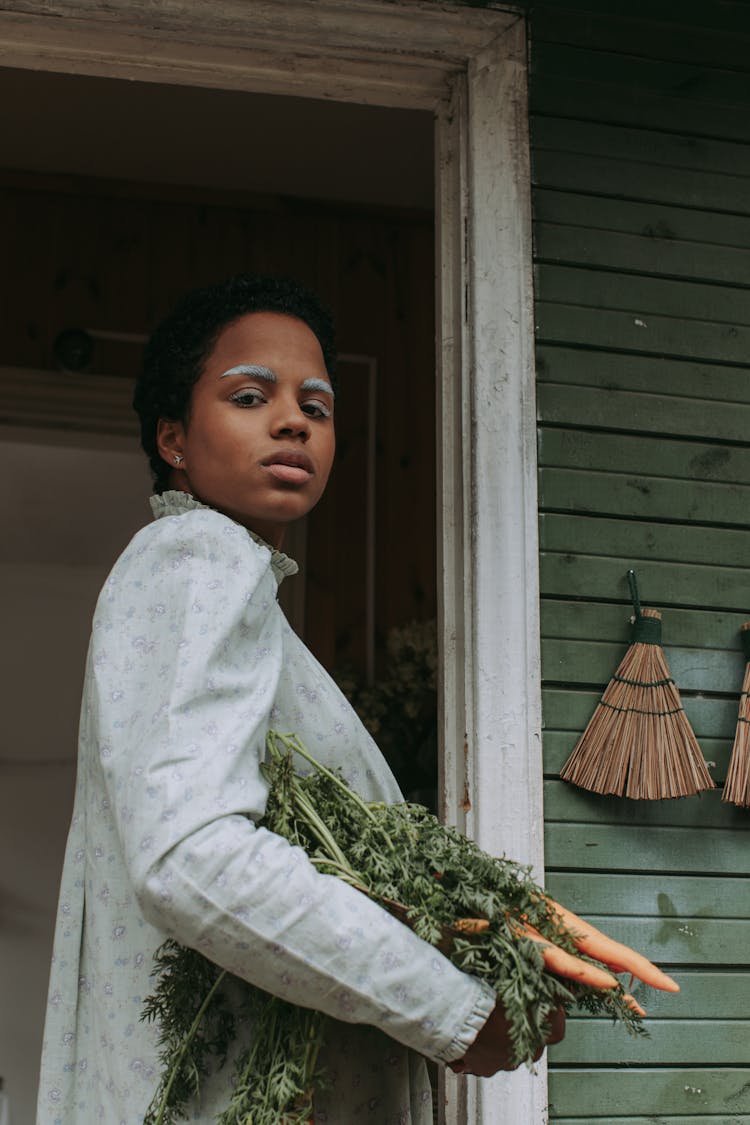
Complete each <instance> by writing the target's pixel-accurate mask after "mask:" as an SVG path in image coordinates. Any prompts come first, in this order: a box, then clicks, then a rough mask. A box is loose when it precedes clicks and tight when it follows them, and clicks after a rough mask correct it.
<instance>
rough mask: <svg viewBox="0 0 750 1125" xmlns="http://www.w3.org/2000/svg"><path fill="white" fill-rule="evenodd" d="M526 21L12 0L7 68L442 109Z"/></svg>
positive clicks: (468, 14)
mask: <svg viewBox="0 0 750 1125" xmlns="http://www.w3.org/2000/svg"><path fill="white" fill-rule="evenodd" d="M516 18H517V17H516V16H515V15H513V14H510V13H506V12H502V11H497V10H493V11H484V10H482V9H470V10H465V9H455V8H454V9H452V8H449V7H446V6H444V5H442V4H441V5H435V4H434V3H431V2H428V0H411V2H409V3H403V4H392V3H386V4H384V3H382V2H381V0H356V2H353V3H349V2H348V0H324V2H319V0H284V2H283V3H278V0H253V3H252V4H248V3H245V2H244V0H229V2H228V3H221V4H215V3H212V2H211V0H175V2H174V3H171V4H169V5H168V6H167V5H159V6H155V5H154V4H153V3H152V2H150V0H119V2H118V0H115V2H114V3H111V4H108V5H107V6H106V7H103V6H102V5H100V4H99V3H97V2H96V0H58V2H52V0H50V2H39V0H28V2H27V0H6V3H4V4H3V5H2V7H0V65H3V66H10V67H19V68H25V69H31V70H50V71H57V72H61V73H74V74H88V75H95V76H100V77H107V78H126V79H131V80H132V79H137V80H140V81H145V82H149V81H153V82H168V83H175V84H179V85H189V86H210V87H212V88H217V89H230V90H247V91H254V92H263V93H266V94H269V93H271V94H273V93H278V94H286V95H290V94H296V95H299V96H303V97H316V98H333V99H337V100H343V101H356V102H362V103H367V104H374V105H384V106H389V105H390V106H398V107H402V108H405V107H409V108H425V109H432V108H433V107H434V105H435V103H436V101H438V100H440V98H442V97H443V96H444V95H445V87H446V77H447V75H449V74H451V73H454V72H456V71H457V70H460V69H462V68H463V67H464V66H465V65H466V60H467V59H468V58H473V57H475V56H476V55H477V53H478V52H480V51H481V50H482V48H483V46H484V45H485V44H486V43H487V42H488V41H490V40H492V39H493V38H494V36H495V35H496V34H497V32H498V30H499V29H501V28H502V27H503V26H504V25H506V24H509V23H512V22H513V20H515V19H516Z"/></svg>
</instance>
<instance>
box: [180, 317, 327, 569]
mask: <svg viewBox="0 0 750 1125" xmlns="http://www.w3.org/2000/svg"><path fill="white" fill-rule="evenodd" d="M158 440H159V451H160V453H161V455H162V457H163V458H164V460H165V461H166V462H167V464H169V465H171V466H172V469H173V473H172V482H171V483H172V485H173V487H174V488H177V489H180V490H182V491H183V492H190V493H191V494H192V495H193V496H195V498H196V499H197V500H201V501H202V502H203V503H205V504H209V505H210V506H211V507H212V508H216V509H217V510H218V511H220V512H224V513H225V515H228V516H231V518H232V519H234V520H236V521H237V522H238V523H241V524H243V525H244V526H245V527H247V528H249V529H250V530H251V531H254V532H256V534H258V535H260V536H262V538H263V539H265V540H266V541H267V542H268V543H270V544H271V545H272V546H276V547H278V546H280V545H281V542H282V539H283V536H284V530H285V528H286V525H287V524H288V523H290V522H291V521H292V520H296V519H299V518H300V517H301V516H304V515H306V514H307V513H308V512H309V511H310V509H311V508H312V507H314V505H315V504H317V502H318V500H319V499H320V497H321V496H322V494H323V490H324V488H325V486H326V483H327V481H328V475H329V473H330V471H331V465H332V463H333V454H334V449H335V437H334V426H333V390H332V388H331V383H330V379H329V377H328V373H327V372H326V367H325V363H324V360H323V353H322V351H321V348H320V344H319V343H318V340H317V337H316V336H315V334H314V333H313V332H312V331H311V330H310V329H309V328H308V327H307V325H306V324H304V323H303V322H302V321H301V320H297V319H296V318H295V317H291V316H284V315H282V314H280V313H274V312H256V313H248V314H247V315H246V316H243V317H241V318H240V319H239V320H236V321H234V322H233V323H232V324H229V325H228V326H227V327H226V328H225V329H224V330H223V332H222V333H221V335H220V336H219V337H218V339H217V341H216V344H215V346H214V349H213V351H212V352H211V354H210V355H209V357H208V359H207V360H206V363H205V365H204V369H203V372H202V374H201V376H200V378H199V379H198V381H197V383H196V384H195V386H194V387H193V391H192V396H191V399H190V411H189V415H188V419H187V421H186V422H185V423H184V424H183V423H181V422H170V421H167V420H165V419H162V420H161V421H160V422H159V429H158ZM176 457H177V458H181V460H180V461H179V464H178V463H176V461H175V458H176Z"/></svg>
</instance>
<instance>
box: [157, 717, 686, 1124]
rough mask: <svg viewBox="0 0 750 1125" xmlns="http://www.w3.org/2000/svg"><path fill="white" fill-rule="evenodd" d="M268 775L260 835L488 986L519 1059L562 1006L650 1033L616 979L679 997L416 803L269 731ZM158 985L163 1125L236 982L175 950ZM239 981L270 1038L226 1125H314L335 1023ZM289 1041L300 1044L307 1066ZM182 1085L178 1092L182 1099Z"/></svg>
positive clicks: (244, 1078) (638, 959) (540, 1039)
mask: <svg viewBox="0 0 750 1125" xmlns="http://www.w3.org/2000/svg"><path fill="white" fill-rule="evenodd" d="M264 772H265V774H266V777H267V780H268V782H269V787H270V788H269V798H268V802H267V807H266V814H265V817H264V820H263V824H264V826H265V827H267V828H268V829H270V830H271V831H273V832H275V833H277V834H279V835H282V836H284V837H286V838H287V839H288V840H290V841H291V842H292V843H293V844H295V845H298V846H300V847H302V848H304V850H305V851H306V852H307V854H308V856H309V858H310V860H311V862H312V863H313V864H315V866H316V867H317V868H318V869H319V870H320V871H321V872H324V873H326V874H329V875H335V876H336V877H337V878H340V879H343V880H345V881H346V882H348V883H350V884H351V885H352V886H354V887H356V888H357V889H358V890H360V891H361V892H362V893H364V894H367V895H369V896H370V897H372V898H373V899H375V900H376V901H378V902H379V903H380V904H381V905H382V906H384V907H385V908H386V909H388V910H390V911H391V912H392V913H394V914H395V915H396V916H397V917H398V918H399V919H401V920H402V921H403V922H405V923H406V924H407V925H409V926H410V927H412V928H413V929H414V931H415V932H416V933H417V934H418V935H419V936H420V937H422V938H423V939H424V940H426V941H428V942H430V943H431V944H432V945H435V946H437V947H438V948H439V949H440V950H441V952H443V954H444V955H445V956H447V957H448V958H449V959H450V960H451V961H452V962H453V963H454V964H455V965H457V966H458V967H459V968H460V969H462V970H463V971H465V972H468V973H471V974H473V975H474V976H477V977H479V978H481V979H483V980H485V981H486V982H487V984H489V985H490V986H491V987H492V988H493V989H494V990H495V992H496V993H497V996H498V999H499V1001H500V1002H501V1003H502V1005H503V1007H504V1010H505V1014H506V1017H507V1019H508V1022H509V1025H510V1035H511V1040H512V1043H513V1049H514V1062H515V1063H517V1064H521V1063H526V1064H527V1065H529V1066H532V1065H533V1061H534V1058H535V1057H536V1056H537V1054H538V1051H539V1049H540V1048H541V1047H542V1046H543V1045H544V1043H545V1041H546V1036H547V1026H548V1021H549V1020H550V1019H551V1018H552V1015H553V1013H554V1012H555V1011H556V1010H557V1009H558V1008H559V1007H560V1006H561V1005H562V1006H564V1007H566V1008H570V1007H571V1006H575V1005H577V1006H579V1007H582V1008H585V1009H586V1010H588V1011H590V1012H593V1013H603V1014H607V1015H610V1016H611V1017H612V1018H613V1019H614V1020H616V1021H619V1022H621V1023H622V1024H624V1025H625V1027H626V1028H627V1029H628V1030H629V1031H630V1032H632V1033H635V1034H645V1032H644V1028H643V1025H642V1020H643V1017H644V1016H645V1015H646V1013H645V1011H644V1010H643V1008H642V1007H641V1005H640V1004H639V1003H638V1002H637V1001H636V1000H635V998H634V997H633V996H632V995H630V994H629V993H627V992H626V991H625V989H624V988H623V985H622V983H621V982H620V981H619V980H618V978H617V976H616V975H615V974H617V973H628V974H630V977H631V984H632V980H633V978H638V979H639V980H641V981H643V982H644V983H645V984H647V985H649V986H651V987H652V988H657V989H662V990H664V991H667V992H677V991H679V987H678V985H677V984H676V983H675V982H674V981H673V980H672V979H671V978H670V977H668V976H667V975H666V974H665V973H663V972H661V970H660V969H658V968H657V967H656V966H655V965H653V964H652V963H651V962H650V961H649V960H647V958H645V957H643V956H642V955H641V954H639V953H636V952H635V951H634V950H632V949H629V948H628V947H627V946H625V945H622V944H620V943H619V942H617V941H613V940H612V939H611V938H609V937H607V936H606V935H605V934H603V933H601V932H600V931H599V930H597V929H595V928H594V927H593V926H591V925H589V923H587V922H585V921H584V920H583V919H581V918H579V917H577V916H576V915H575V914H573V913H572V912H571V911H569V910H566V909H565V907H563V906H561V905H560V904H559V903H557V902H555V901H553V900H552V899H551V898H550V897H549V896H548V895H546V894H545V892H544V891H543V890H542V889H541V887H539V886H537V885H536V884H535V883H534V882H533V881H532V879H531V877H530V874H529V872H528V870H527V869H526V868H523V867H520V866H519V865H518V864H516V863H513V862H512V861H510V860H507V859H504V858H502V859H497V858H493V857H491V856H489V855H487V854H486V853H485V852H483V851H482V850H481V849H480V848H478V847H477V845H476V844H474V843H473V842H472V841H470V840H468V839H467V838H466V837H464V836H462V835H461V834H460V833H458V832H456V831H455V830H453V829H451V828H449V827H446V826H445V825H442V824H440V822H439V821H438V820H437V818H436V817H435V816H433V815H432V814H431V813H430V812H428V811H427V810H426V809H424V808H422V807H421V806H419V805H413V804H408V803H401V804H396V805H384V804H372V803H367V802H365V801H363V800H362V799H361V798H360V797H359V796H358V795H357V794H356V793H355V792H354V791H353V790H352V789H351V788H350V787H349V786H348V785H347V784H346V783H345V782H344V781H343V779H342V778H341V777H340V776H339V775H338V774H337V773H335V772H333V771H331V770H329V769H327V768H326V767H325V766H323V765H321V764H320V763H319V762H317V761H316V760H315V759H314V758H313V757H312V755H311V754H310V753H309V751H308V750H307V748H306V747H305V746H304V745H303V744H302V743H301V742H300V740H299V739H298V738H296V737H295V736H293V735H283V734H278V733H276V732H273V731H272V732H270V733H269V735H268V740H267V760H266V763H265V765H264ZM196 959H197V960H196ZM157 976H158V985H157V990H156V993H155V995H154V996H153V997H150V998H149V1000H148V1001H147V1006H146V1018H150V1019H158V1020H159V1022H160V1024H161V1042H162V1045H163V1047H164V1050H163V1054H162V1059H163V1063H164V1072H163V1074H162V1080H161V1083H160V1087H159V1090H158V1091H157V1094H156V1095H155V1099H154V1103H152V1110H151V1112H150V1115H149V1116H148V1117H147V1119H146V1120H147V1122H149V1123H156V1125H162V1123H166V1122H171V1121H177V1120H179V1119H180V1118H181V1114H182V1110H183V1109H184V1108H186V1105H187V1099H188V1095H189V1094H190V1092H191V1091H192V1092H193V1093H197V1092H198V1084H199V1078H200V1075H201V1074H202V1073H205V1072H206V1071H207V1069H208V1066H207V1060H206V1058H205V1051H206V1049H207V1047H206V1044H208V1043H210V1042H211V1041H212V1035H211V1033H209V1031H207V1030H206V1027H203V1028H202V1027H201V1026H200V1022H201V1020H204V1021H207V1026H208V1024H211V1023H212V1024H213V1026H216V1027H219V1026H221V1027H230V1026H232V1018H233V1017H232V1016H231V1014H230V1012H229V1011H228V1010H223V1009H222V1004H223V1003H224V1001H223V999H222V997H223V992H222V988H221V987H220V986H221V984H222V981H223V978H224V977H227V976H229V974H228V973H226V972H222V971H221V970H220V969H219V968H218V967H217V966H211V965H210V963H207V962H205V959H203V958H202V957H201V955H200V954H198V953H197V952H195V951H194V950H185V949H183V948H182V947H180V946H178V945H176V944H175V943H173V942H170V943H167V946H166V947H163V949H162V950H161V951H160V952H159V954H158V955H157ZM199 981H200V983H199ZM234 984H235V987H234V989H233V993H234V994H236V992H237V986H239V988H240V990H242V989H244V990H245V997H246V1001H245V1005H246V1009H247V1011H248V1012H249V1013H251V1014H252V1025H253V1026H255V1027H256V1028H257V1027H258V1023H259V1020H260V1021H261V1022H262V1021H263V1020H266V1021H268V1028H269V1031H268V1032H264V1035H263V1036H261V1035H256V1037H255V1040H254V1042H253V1044H252V1045H248V1047H247V1048H246V1049H245V1050H242V1051H240V1052H239V1055H238V1058H237V1064H236V1075H235V1082H234V1088H235V1097H234V1098H233V1099H232V1105H231V1107H228V1109H227V1113H226V1115H222V1117H221V1118H220V1119H219V1123H220V1125H229V1122H230V1121H231V1122H235V1121H237V1120H252V1121H253V1125H277V1123H278V1122H279V1121H282V1122H284V1123H285V1125H307V1122H308V1121H309V1120H310V1116H311V1112H312V1105H313V1100H314V1096H315V1091H316V1089H318V1088H320V1086H321V1084H323V1083H324V1082H325V1075H324V1074H323V1073H321V1072H320V1070H319V1068H318V1065H317V1058H318V1052H319V1049H320V1046H321V1045H322V1044H323V1043H324V1042H325V1029H326V1017H325V1016H323V1015H322V1014H321V1013H319V1012H313V1013H311V1012H310V1011H309V1010H308V1009H301V1008H297V1007H295V1006H294V1005H288V1004H285V1003H283V1002H282V1001H280V1000H279V999H278V998H276V997H271V996H268V995H267V994H265V993H263V992H261V991H260V990H258V989H255V988H253V987H252V986H251V985H249V984H247V983H245V982H239V981H237V980H235V981H234ZM209 1001H210V1002H209ZM183 1008H184V1010H183ZM198 1017H200V1018H198ZM282 1024H283V1033H279V1028H280V1027H281V1026H282ZM183 1028H184V1029H185V1035H184V1036H183V1035H182V1032H181V1031H180V1029H183ZM190 1037H192V1041H191V1042H188V1041H187V1040H188V1039H190ZM277 1041H278V1042H279V1043H280V1044H281V1047H280V1048H279V1049H278V1050H276V1053H272V1051H271V1048H270V1047H269V1046H268V1044H271V1043H272V1042H277ZM290 1043H299V1044H300V1049H299V1057H297V1055H296V1054H295V1052H294V1049H292V1050H290V1047H289V1045H290ZM196 1045H197V1046H196ZM198 1048H199V1049H198ZM266 1048H267V1049H266ZM274 1050H275V1049H274ZM201 1052H203V1054H201ZM264 1052H265V1053H264ZM217 1053H218V1052H217ZM222 1053H223V1055H226V1054H227V1044H226V1043H224V1044H223V1046H222ZM456 1069H460V1067H457V1068H456ZM269 1075H273V1076H274V1080H273V1082H269V1080H268V1079H269ZM271 1087H273V1088H274V1089H276V1090H278V1089H280V1088H281V1089H283V1090H284V1091H285V1093H284V1095H283V1098H284V1099H286V1100H285V1102H284V1104H279V1101H278V1098H277V1100H276V1101H275V1102H273V1104H272V1097H271V1094H270V1093H268V1091H269V1090H270V1089H271ZM174 1090H179V1091H181V1097H182V1101H181V1102H180V1103H179V1104H178V1103H177V1101H176V1100H175V1097H174V1095H173V1094H172V1093H171V1092H172V1091H174ZM286 1091H288V1096H287V1092H286ZM170 1097H172V1101H173V1102H174V1104H172V1105H170V1100H169V1099H170ZM242 1114H245V1116H244V1117H243V1116H242Z"/></svg>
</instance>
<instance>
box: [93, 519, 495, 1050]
mask: <svg viewBox="0 0 750 1125" xmlns="http://www.w3.org/2000/svg"><path fill="white" fill-rule="evenodd" d="M282 628H283V617H282V615H281V612H280V610H279V608H278V605H277V602H276V582H275V579H274V576H273V573H272V571H271V567H270V551H269V550H268V549H266V548H264V547H262V546H259V545H258V544H257V543H255V542H253V540H252V539H251V538H250V537H249V536H248V535H247V534H246V533H245V532H244V530H243V529H242V528H240V527H238V526H237V525H236V524H234V523H232V522H231V521H230V520H228V519H226V518H225V517H223V516H221V515H219V514H218V513H215V512H212V511H209V510H200V511H193V512H191V513H190V514H189V516H187V517H174V518H165V519H161V520H159V521H157V523H156V524H154V525H152V526H151V527H149V528H147V529H145V530H144V531H143V532H141V533H140V534H139V535H138V536H136V539H135V540H134V541H133V543H132V544H131V546H130V548H129V549H128V551H127V552H126V553H125V555H124V556H123V557H122V559H121V560H120V562H119V564H118V565H117V566H116V567H115V569H114V571H113V573H112V575H111V576H110V579H109V580H108V582H107V584H106V586H105V588H104V590H103V592H102V595H101V597H100V601H99V605H98V608H97V614H96V618H95V625H94V636H93V643H92V652H91V663H90V667H91V669H92V675H93V677H94V687H93V691H92V692H91V693H90V695H89V702H88V711H87V714H86V720H85V721H86V722H87V723H88V724H89V726H90V729H91V730H96V732H97V738H96V742H97V750H98V753H97V758H96V761H95V762H94V763H93V764H92V768H94V769H97V770H101V771H102V775H103V779H104V786H105V790H106V793H107V799H108V801H109V802H110V804H111V810H110V811H111V814H112V815H113V817H114V821H115V824H116V828H117V834H118V837H119V840H120V846H121V849H122V853H123V856H124V862H125V866H126V869H127V871H128V874H129V878H130V880H131V882H132V886H133V889H134V893H135V896H136V898H137V900H138V903H139V904H140V908H141V910H142V912H143V915H144V917H145V918H146V920H147V921H148V922H150V923H151V924H152V925H154V926H156V927H157V928H158V929H159V930H160V931H162V932H163V933H165V934H168V935H170V936H173V937H174V938H176V939H177V940H178V941H180V942H182V943H184V944H188V945H191V946H194V947H195V948H198V949H200V950H201V951H202V952H204V953H205V954H206V955H207V956H208V957H210V958H211V959H212V960H214V961H215V962H217V963H218V964H220V965H222V966H223V967H225V968H227V969H229V970H230V971H231V972H233V973H235V974H237V975H239V976H241V977H244V978H245V979H247V980H249V981H251V982H252V983H254V984H256V985H259V986H260V987H262V988H264V989H266V990H268V991H269V992H272V993H274V994H276V995H279V996H282V997H284V998H285V999H288V1000H290V1001H292V1002H294V1003H297V1004H302V1005H305V1006H309V1007H315V1008H318V1009H320V1010H322V1011H324V1012H326V1013H328V1014H329V1015H331V1016H333V1017H335V1018H337V1019H339V1020H343V1021H346V1022H352V1023H366V1024H370V1025H373V1026H375V1027H377V1028H380V1029H381V1030H382V1031H385V1032H386V1033H387V1034H389V1035H390V1036H391V1037H392V1038H394V1039H397V1040H399V1041H400V1042H402V1043H403V1044H405V1045H406V1046H409V1047H411V1048H413V1049H415V1050H417V1051H419V1052H420V1053H422V1054H425V1055H427V1056H429V1057H432V1058H435V1059H439V1060H444V1061H451V1060H453V1059H455V1058H459V1057H461V1055H463V1054H464V1053H465V1051H466V1049H467V1047H468V1046H469V1044H470V1043H471V1042H472V1041H473V1039H474V1037H475V1035H476V1033H477V1031H478V1029H479V1028H480V1027H481V1026H482V1024H483V1023H484V1021H485V1020H486V1019H487V1017H488V1015H489V1014H490V1012H491V1010H492V1007H493V1005H494V1002H495V997H494V994H493V993H492V992H491V991H490V990H488V989H487V988H486V987H485V986H484V985H483V984H481V983H480V982H479V981H477V980H475V979H474V978H472V977H470V976H467V975H466V974H463V973H461V972H459V971H458V970H457V969H455V968H454V967H453V966H452V965H451V964H450V963H449V962H448V961H447V960H446V959H445V958H444V957H442V956H441V955H440V954H439V953H438V952H437V951H436V950H435V949H433V948H432V947H431V946H429V945H427V944H426V943H424V942H422V941H421V940H420V939H419V938H417V937H416V936H415V935H414V934H413V933H412V932H411V931H410V930H408V929H407V928H406V927H404V926H402V925H401V924H400V923H398V922H396V921H395V920H394V919H392V918H391V917H390V916H389V915H388V914H387V913H386V912H385V911H383V910H381V909H380V908H379V907H378V906H377V905H375V904H374V903H372V902H370V901H369V900H368V899H367V898H365V896H363V895H361V894H360V893H359V892H357V891H355V890H353V889H352V888H351V887H348V886H347V885H346V884H344V883H343V882H341V881H340V880H338V879H335V878H332V877H329V876H324V875H321V874H319V873H318V872H317V871H316V870H315V868H314V867H313V865H312V864H310V862H309V861H308V859H307V857H306V855H305V854H304V852H303V851H302V850H301V849H299V848H295V847H293V846H291V845H290V844H289V843H288V842H287V841H286V840H284V839H282V838H281V837H279V836H276V835H274V834H272V833H270V832H268V831H267V830H265V829H263V828H259V827H257V822H258V821H259V820H260V819H261V818H262V815H263V811H264V808H265V802H266V798H267V786H266V783H265V781H264V779H263V776H262V774H261V771H260V768H259V766H260V763H261V761H262V759H263V754H264V746H265V737H266V733H267V730H268V728H269V725H271V716H272V711H273V707H274V701H275V698H276V694H277V690H278V685H279V678H280V676H281V673H282V659H283V658H282V636H281V633H282ZM329 753H330V754H331V758H330V761H331V762H332V763H334V764H335V747H332V748H330V750H329Z"/></svg>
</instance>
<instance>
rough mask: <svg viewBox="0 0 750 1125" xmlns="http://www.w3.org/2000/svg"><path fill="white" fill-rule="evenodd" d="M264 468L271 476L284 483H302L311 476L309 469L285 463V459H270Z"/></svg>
mask: <svg viewBox="0 0 750 1125" xmlns="http://www.w3.org/2000/svg"><path fill="white" fill-rule="evenodd" d="M266 468H267V469H268V471H269V473H270V474H271V476H274V477H276V479H277V480H283V481H284V482H285V483H286V484H304V483H305V481H308V480H309V479H310V477H311V476H312V474H311V472H310V471H309V469H303V468H302V466H301V465H287V464H286V462H285V461H272V462H271V464H270V465H266Z"/></svg>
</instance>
